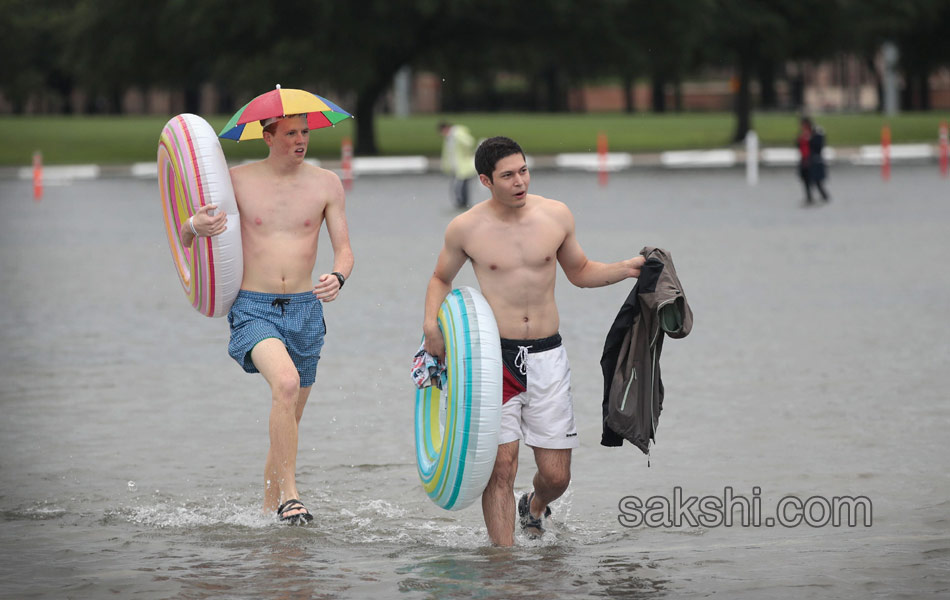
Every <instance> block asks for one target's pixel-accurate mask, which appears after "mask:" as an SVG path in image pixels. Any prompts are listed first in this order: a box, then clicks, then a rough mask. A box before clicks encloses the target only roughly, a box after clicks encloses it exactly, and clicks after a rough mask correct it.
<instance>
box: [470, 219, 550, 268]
mask: <svg viewBox="0 0 950 600" xmlns="http://www.w3.org/2000/svg"><path fill="white" fill-rule="evenodd" d="M473 234H474V235H472V236H471V238H470V241H469V242H468V243H467V244H466V245H465V248H464V250H465V253H466V254H467V255H468V257H469V258H470V259H471V261H472V263H473V265H474V266H475V267H476V268H477V269H486V270H489V271H494V272H497V273H499V274H501V273H505V272H510V271H514V270H517V269H529V270H540V269H545V268H546V267H552V268H553V266H554V265H555V264H556V263H557V251H558V248H560V246H561V243H562V242H563V241H564V236H563V234H559V232H558V231H555V230H553V229H544V228H537V227H485V228H480V229H479V230H478V231H475V232H473Z"/></svg>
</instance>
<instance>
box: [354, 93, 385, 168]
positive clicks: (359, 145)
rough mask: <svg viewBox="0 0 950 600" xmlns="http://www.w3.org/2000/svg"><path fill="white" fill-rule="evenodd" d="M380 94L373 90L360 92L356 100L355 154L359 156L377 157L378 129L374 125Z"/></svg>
mask: <svg viewBox="0 0 950 600" xmlns="http://www.w3.org/2000/svg"><path fill="white" fill-rule="evenodd" d="M378 99H379V92H376V91H374V90H372V89H370V90H366V91H363V92H360V94H359V95H358V96H357V98H356V113H355V114H354V115H353V116H354V117H356V146H355V147H354V149H353V153H354V154H356V155H358V156H376V155H377V154H379V150H378V149H377V148H376V129H375V126H374V123H373V118H374V117H375V113H374V108H375V107H376V100H378Z"/></svg>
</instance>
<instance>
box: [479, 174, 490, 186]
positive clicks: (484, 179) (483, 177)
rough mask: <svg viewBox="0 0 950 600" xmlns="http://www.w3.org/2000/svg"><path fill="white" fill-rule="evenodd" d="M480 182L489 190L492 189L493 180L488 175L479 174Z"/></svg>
mask: <svg viewBox="0 0 950 600" xmlns="http://www.w3.org/2000/svg"><path fill="white" fill-rule="evenodd" d="M478 180H479V181H481V182H482V185H483V186H485V187H487V188H488V189H491V187H492V180H491V179H490V178H489V177H488V175H482V174H481V173H479V174H478Z"/></svg>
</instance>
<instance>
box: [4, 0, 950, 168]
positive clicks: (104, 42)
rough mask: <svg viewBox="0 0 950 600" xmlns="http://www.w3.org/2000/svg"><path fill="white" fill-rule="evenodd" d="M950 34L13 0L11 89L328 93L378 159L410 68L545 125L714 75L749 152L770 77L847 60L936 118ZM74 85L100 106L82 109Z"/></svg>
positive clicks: (909, 17) (735, 8)
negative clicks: (889, 80) (595, 104)
mask: <svg viewBox="0 0 950 600" xmlns="http://www.w3.org/2000/svg"><path fill="white" fill-rule="evenodd" d="M948 24H950V0H902V1H901V2H892V1H891V0H666V1H662V2H661V1H659V0H588V1H587V2H583V3H580V2H576V1H575V0H522V1H521V2H510V1H509V0H362V1H359V2H329V1H326V0H281V1H280V2H278V1H276V0H248V1H246V2H240V3H238V2H234V1H233V0H202V1H201V2H193V1H189V0H152V1H151V2H143V3H130V2H128V1H127V0H72V1H70V0H0V52H2V55H3V56H4V60H3V61H0V91H2V93H3V96H4V97H5V98H6V99H7V100H8V101H10V102H11V103H12V104H13V106H14V110H17V111H21V110H23V108H24V106H25V105H26V102H27V100H28V99H31V98H32V99H34V100H35V99H37V98H40V99H42V98H46V100H47V102H46V103H45V104H44V106H45V107H46V110H62V111H69V110H82V111H86V110H97V111H104V110H105V111H115V110H119V108H120V102H119V98H120V95H121V94H122V93H124V92H125V91H127V90H129V89H134V88H141V89H143V90H144V89H148V88H162V89H169V90H175V91H179V92H183V95H184V98H185V101H186V109H187V110H189V111H192V112H195V111H197V110H198V106H199V104H198V99H199V93H200V89H201V87H202V86H203V85H206V84H209V83H210V84H212V85H213V86H214V87H215V89H216V90H217V91H218V93H219V96H220V99H221V100H220V104H221V106H220V110H221V111H222V112H228V111H233V110H236V109H237V108H238V107H239V106H240V105H241V104H242V103H243V102H246V101H247V100H249V99H250V98H251V97H253V95H256V94H258V93H261V92H263V91H265V90H268V89H272V88H273V86H274V85H275V84H277V83H280V84H282V85H283V86H284V87H306V86H316V89H315V90H314V91H317V93H320V92H321V91H324V93H325V94H330V93H332V94H335V96H334V97H335V98H336V99H339V100H340V101H341V104H343V105H344V106H345V107H346V108H348V109H350V110H351V112H353V113H354V114H355V116H356V128H357V132H356V137H357V139H356V151H357V153H358V154H374V153H376V152H377V150H378V149H377V147H376V142H375V136H374V133H373V129H374V123H373V117H374V114H375V113H376V112H377V111H378V110H379V109H380V106H381V103H382V100H383V99H384V98H385V96H386V94H387V93H388V91H389V89H390V87H391V85H392V80H393V77H394V76H395V74H396V73H397V72H399V70H400V69H402V68H404V67H410V68H412V69H417V70H418V69H428V70H432V71H433V72H436V73H438V74H439V75H440V76H441V77H442V79H443V91H444V98H445V108H448V109H453V108H456V109H461V108H466V109H492V108H493V107H506V108H510V107H512V106H517V107H520V108H524V109H530V110H545V111H560V110H566V109H567V108H568V94H569V90H571V89H572V88H573V87H576V86H578V85H580V84H583V83H585V82H587V81H591V80H594V79H598V78H613V79H614V80H619V81H621V82H622V83H623V85H624V87H625V88H626V89H627V91H628V100H627V107H628V110H633V108H634V106H633V99H632V95H631V94H630V93H629V90H630V89H631V87H632V83H633V82H634V81H635V80H636V79H637V78H644V77H646V78H649V79H650V80H651V82H652V83H653V88H654V94H653V103H652V104H653V109H654V110H658V111H661V110H666V109H667V106H666V98H667V90H668V89H669V88H670V87H672V88H673V89H678V85H679V83H680V82H682V81H683V80H684V79H686V78H688V77H690V76H691V75H694V74H696V73H699V72H700V71H701V69H703V68H708V67H711V68H714V69H719V70H720V71H724V70H731V71H732V72H734V73H736V76H737V81H738V86H737V91H736V103H735V110H736V115H737V120H736V124H737V127H736V131H735V136H734V137H735V138H736V139H741V137H743V136H744V135H745V131H746V130H747V129H748V128H749V127H750V126H751V112H752V107H753V104H754V102H755V99H754V98H753V97H752V95H751V90H752V82H753V81H754V80H758V82H759V84H760V85H759V87H760V89H761V90H762V91H761V95H760V98H759V102H760V104H761V105H762V106H764V107H770V106H774V105H775V104H776V94H775V91H774V89H775V87H774V84H775V80H776V79H777V78H785V77H788V74H786V72H785V66H786V65H787V64H795V63H803V62H812V61H820V60H825V59H828V58H831V57H834V56H836V55H838V54H841V53H846V52H847V53H852V54H857V55H860V56H862V57H864V59H865V62H866V64H868V65H869V66H870V67H872V68H873V69H875V72H876V71H877V68H878V67H877V63H876V62H875V57H876V56H877V53H878V52H879V49H880V47H881V44H882V43H883V42H885V41H893V42H895V43H896V44H897V45H898V46H899V48H900V51H901V64H900V66H901V71H902V74H903V75H904V79H905V81H906V89H905V100H906V101H907V102H911V105H912V106H918V107H920V108H926V106H925V105H923V104H921V102H919V100H920V99H925V98H927V97H928V93H927V92H928V90H927V89H926V84H927V81H928V76H929V75H930V74H931V73H932V72H933V71H934V70H935V69H937V68H939V67H941V66H947V65H948V64H950V38H948V37H947V36H946V35H945V31H946V30H947V26H948ZM512 82H516V84H513V83H512ZM793 87H794V86H793ZM74 88H77V89H82V90H83V91H84V92H85V93H86V95H87V96H88V97H90V98H92V99H93V102H92V103H91V105H90V106H85V107H71V106H70V104H69V98H71V97H72V95H71V92H72V91H73V89H74ZM515 88H517V89H515ZM914 102H917V104H914Z"/></svg>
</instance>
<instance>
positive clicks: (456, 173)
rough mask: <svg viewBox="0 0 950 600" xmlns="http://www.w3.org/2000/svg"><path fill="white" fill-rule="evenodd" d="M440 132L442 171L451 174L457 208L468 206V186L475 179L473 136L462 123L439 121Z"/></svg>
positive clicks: (453, 196) (453, 195)
mask: <svg viewBox="0 0 950 600" xmlns="http://www.w3.org/2000/svg"><path fill="white" fill-rule="evenodd" d="M439 133H441V134H442V138H443V142H442V172H443V173H445V174H446V175H451V176H452V198H453V200H454V202H455V206H456V207H457V208H461V209H465V208H468V186H469V183H470V182H471V181H472V180H473V179H475V175H476V173H475V138H474V137H472V132H470V131H469V130H468V127H466V126H464V125H453V124H451V123H446V122H444V121H443V122H441V123H439Z"/></svg>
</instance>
